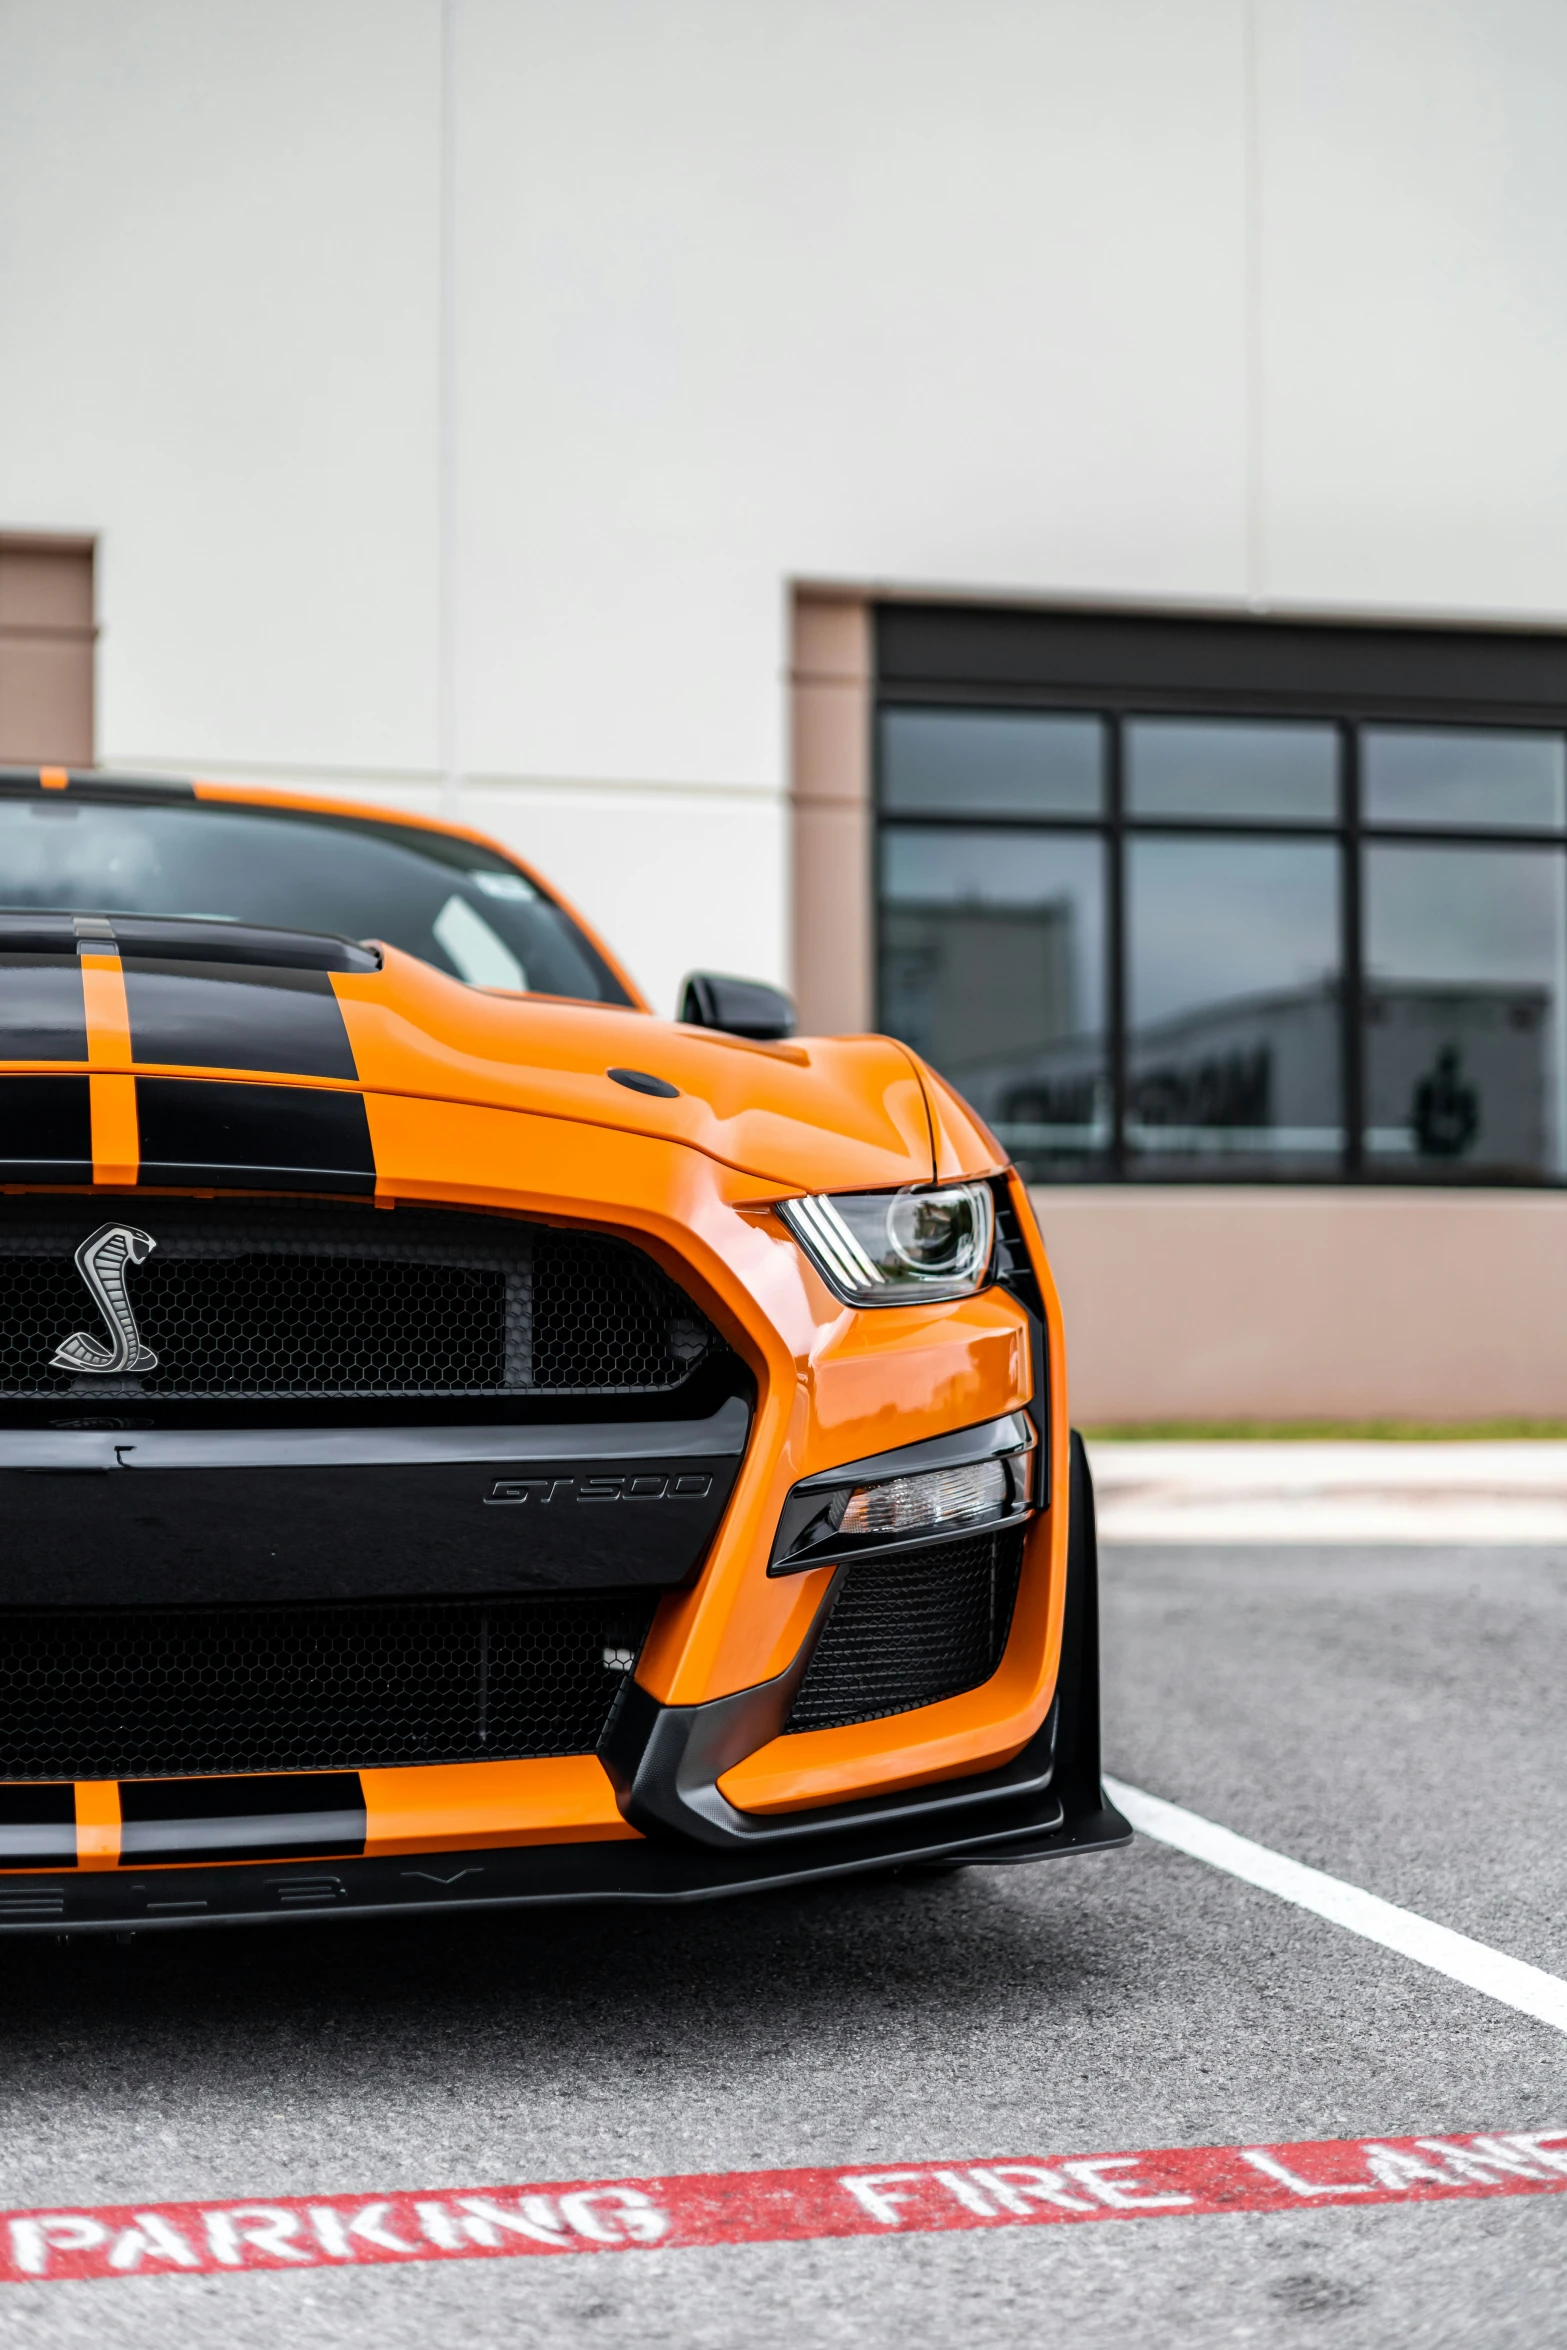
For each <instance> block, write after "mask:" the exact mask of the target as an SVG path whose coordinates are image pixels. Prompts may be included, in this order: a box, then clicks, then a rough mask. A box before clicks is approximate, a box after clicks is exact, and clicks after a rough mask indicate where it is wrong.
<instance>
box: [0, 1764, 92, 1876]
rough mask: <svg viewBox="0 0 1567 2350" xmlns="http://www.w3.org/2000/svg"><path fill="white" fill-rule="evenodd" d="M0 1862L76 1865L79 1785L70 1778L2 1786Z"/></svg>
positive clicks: (10, 1865)
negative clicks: (77, 1787) (74, 1784)
mask: <svg viewBox="0 0 1567 2350" xmlns="http://www.w3.org/2000/svg"><path fill="white" fill-rule="evenodd" d="M0 1866H3V1867H5V1868H33V1869H36V1868H58V1867H61V1866H64V1867H66V1868H74V1867H75V1866H76V1789H75V1788H74V1787H73V1786H72V1784H71V1782H70V1780H69V1779H59V1780H55V1781H53V1782H52V1783H51V1782H49V1781H47V1780H39V1781H37V1782H34V1783H29V1784H26V1785H22V1784H18V1783H13V1784H10V1785H7V1786H0Z"/></svg>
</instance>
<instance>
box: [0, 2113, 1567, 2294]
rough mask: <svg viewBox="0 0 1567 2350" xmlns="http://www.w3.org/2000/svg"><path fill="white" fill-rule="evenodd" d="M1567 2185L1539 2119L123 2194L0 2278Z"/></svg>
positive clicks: (549, 2249)
mask: <svg viewBox="0 0 1567 2350" xmlns="http://www.w3.org/2000/svg"><path fill="white" fill-rule="evenodd" d="M1563 2193H1567V2130H1542V2131H1535V2132H1532V2133H1529V2134H1525V2135H1515V2136H1490V2137H1486V2136H1480V2137H1445V2138H1444V2137H1429V2138H1319V2139H1310V2140H1307V2141H1305V2142H1304V2143H1301V2144H1296V2145H1287V2146H1177V2147H1160V2148H1153V2149H1148V2150H1145V2151H1143V2152H1141V2153H1136V2154H1096V2155H1091V2156H1060V2155H1051V2156H1050V2157H1049V2159H1048V2160H1036V2159H1033V2158H1029V2159H1027V2160H1023V2159H1018V2158H1013V2157H999V2158H997V2159H996V2160H994V2161H991V2162H951V2163H909V2164H893V2165H889V2166H887V2167H885V2168H882V2169H869V2168H862V2167H855V2168H851V2169H847V2170H771V2171H768V2170H763V2171H718V2172H713V2173H710V2174H706V2175H701V2174H698V2175H695V2176H691V2177H685V2178H669V2179H598V2180H586V2181H582V2180H579V2181H578V2182H577V2183H576V2184H575V2185H569V2186H560V2185H553V2186H532V2187H517V2186H511V2187H477V2188H467V2187H462V2188H458V2187H443V2188H441V2189H439V2190H438V2191H431V2192H429V2193H418V2192H415V2193H411V2194H405V2193H399V2194H387V2195H376V2196H363V2195H321V2196H314V2197H302V2196H283V2197H278V2198H276V2199H274V2200H266V2201H259V2202H248V2203H149V2204H116V2205H112V2206H109V2205H105V2206H103V2207H100V2208H95V2209H91V2210H75V2211H71V2210H64V2211H46V2210H38V2211H15V2212H9V2213H6V2214H5V2215H4V2229H3V2234H4V2248H3V2258H0V2279H3V2281H5V2282H7V2283H11V2284H21V2283H27V2282H32V2281H38V2280H47V2281H51V2282H56V2283H62V2284H63V2283H67V2282H70V2281H72V2280H73V2279H74V2280H82V2279H86V2278H93V2277H131V2276H168V2275H174V2274H179V2273H181V2272H183V2273H185V2274H201V2275H209V2276H223V2275H234V2274H236V2273H238V2272H240V2271H242V2270H247V2269H248V2270H252V2271H253V2270H256V2269H307V2268H340V2267H343V2266H345V2265H346V2266H354V2265H357V2266H359V2267H369V2266H372V2265H374V2266H384V2265H388V2264H393V2265H395V2264H396V2263H398V2262H400V2261H401V2262H407V2261H411V2260H493V2259H504V2258H506V2257H507V2256H508V2255H511V2256H515V2255H517V2254H519V2253H525V2254H528V2255H530V2256H531V2255H533V2254H541V2255H553V2254H559V2253H563V2252H567V2253H569V2252H625V2251H631V2250H634V2249H636V2248H637V2247H639V2246H651V2245H660V2246H664V2247H667V2248H669V2249H681V2248H685V2247H690V2246H694V2245H706V2244H784V2243H798V2242H803V2241H805V2240H807V2239H809V2238H812V2237H826V2236H896V2235H905V2236H908V2235H930V2234H937V2233H943V2232H946V2231H949V2230H952V2229H958V2228H963V2229H971V2230H973V2229H984V2228H1017V2227H1040V2226H1044V2225H1047V2224H1048V2225H1055V2224H1057V2223H1068V2222H1069V2223H1071V2224H1072V2225H1074V2226H1076V2225H1079V2224H1081V2223H1086V2222H1088V2221H1091V2220H1104V2219H1120V2220H1128V2219H1176V2218H1188V2219H1189V2218H1200V2217H1203V2216H1205V2215H1212V2214H1215V2213H1220V2212H1238V2211H1300V2210H1309V2209H1312V2208H1314V2207H1320V2206H1321V2205H1323V2204H1348V2205H1355V2206H1364V2205H1369V2204H1373V2203H1430V2202H1444V2201H1445V2202H1455V2201H1475V2200H1477V2199H1480V2198H1483V2197H1487V2196H1497V2195H1560V2194H1563Z"/></svg>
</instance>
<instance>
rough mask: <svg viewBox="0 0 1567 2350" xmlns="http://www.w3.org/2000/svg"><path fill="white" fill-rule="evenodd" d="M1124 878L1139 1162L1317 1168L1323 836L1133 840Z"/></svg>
mask: <svg viewBox="0 0 1567 2350" xmlns="http://www.w3.org/2000/svg"><path fill="white" fill-rule="evenodd" d="M1127 884H1128V886H1127V935H1128V942H1129V962H1130V968H1129V987H1130V1007H1129V1009H1130V1025H1131V1033H1130V1035H1129V1037H1128V1048H1127V1049H1128V1068H1127V1127H1126V1140H1127V1148H1128V1151H1129V1153H1131V1154H1133V1155H1134V1157H1135V1159H1136V1163H1137V1166H1138V1171H1139V1172H1140V1173H1144V1174H1152V1173H1166V1172H1168V1173H1190V1174H1195V1173H1199V1172H1203V1171H1206V1172H1208V1173H1220V1172H1222V1173H1226V1174H1270V1175H1287V1174H1291V1173H1297V1172H1298V1173H1302V1174H1321V1173H1323V1172H1324V1171H1325V1166H1326V1162H1327V1161H1329V1160H1330V1159H1331V1157H1332V1156H1333V1155H1334V1154H1336V1153H1337V1152H1339V1151H1340V1150H1341V1149H1342V1146H1343V1111H1342V1107H1341V1101H1342V1090H1341V1081H1340V1043H1339V978H1338V973H1339V924H1338V864H1337V852H1336V850H1335V849H1334V847H1333V846H1332V844H1331V843H1330V842H1327V841H1320V842H1319V841H1289V842H1285V841H1257V840H1191V839H1187V840H1165V839H1157V840H1146V839H1145V840H1133V841H1132V842H1130V843H1129V847H1128V875H1127Z"/></svg>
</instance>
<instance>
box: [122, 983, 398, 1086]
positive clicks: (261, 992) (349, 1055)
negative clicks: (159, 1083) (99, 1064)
mask: <svg viewBox="0 0 1567 2350" xmlns="http://www.w3.org/2000/svg"><path fill="white" fill-rule="evenodd" d="M125 998H126V1002H127V1004H128V1005H129V1007H130V1016H131V1053H132V1057H133V1058H134V1059H135V1060H138V1061H173V1062H176V1063H178V1064H179V1065H180V1066H181V1067H183V1068H187V1069H274V1070H276V1072H277V1074H278V1075H279V1076H280V1077H285V1076H286V1077H357V1076H358V1074H359V1072H358V1070H357V1069H356V1068H355V1066H354V1055H353V1048H352V1046H351V1045H350V1044H349V1041H348V1030H347V1029H346V1028H345V1027H344V1025H343V1010H342V1006H341V1005H340V1004H339V1002H338V1000H337V997H336V996H335V995H334V994H333V992H332V982H331V979H330V978H329V977H328V975H327V973H326V972H325V971H292V970H278V969H274V968H272V967H270V966H268V967H266V968H262V967H259V966H257V965H254V964H244V963H183V962H181V963H175V962H158V961H152V960H149V959H148V958H146V957H144V956H139V955H131V956H127V957H126V958H125Z"/></svg>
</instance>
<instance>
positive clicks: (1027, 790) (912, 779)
mask: <svg viewBox="0 0 1567 2350" xmlns="http://www.w3.org/2000/svg"><path fill="white" fill-rule="evenodd" d="M881 800H882V806H883V807H884V808H887V809H892V810H896V811H898V812H899V813H900V814H906V815H911V816H913V815H919V816H1097V815H1098V814H1099V813H1100V811H1101V809H1102V807H1103V804H1104V726H1103V723H1102V721H1101V720H1099V719H1097V718H1075V717H1063V716H1060V715H1058V714H1056V713H1055V712H1053V711H1039V710H883V712H882V713H881Z"/></svg>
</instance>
